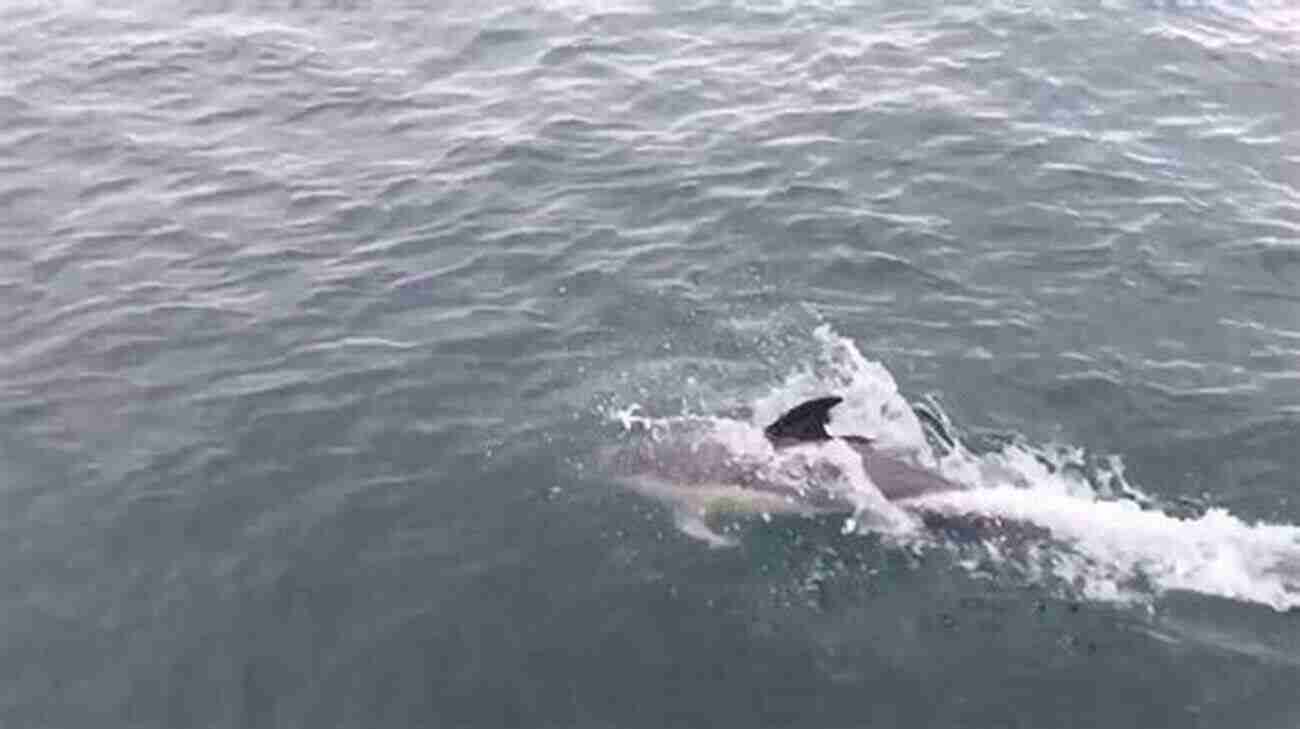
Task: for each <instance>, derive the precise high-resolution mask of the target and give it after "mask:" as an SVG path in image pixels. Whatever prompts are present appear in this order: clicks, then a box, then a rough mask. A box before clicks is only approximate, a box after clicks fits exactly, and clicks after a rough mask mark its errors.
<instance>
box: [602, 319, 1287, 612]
mask: <svg viewBox="0 0 1300 729" xmlns="http://www.w3.org/2000/svg"><path fill="white" fill-rule="evenodd" d="M814 336H815V337H816V342H817V345H818V351H817V354H816V356H815V357H814V358H813V359H814V361H813V362H811V363H810V364H808V365H806V366H804V367H802V368H800V369H799V370H797V371H796V372H794V373H792V374H791V375H789V376H788V377H787V378H786V379H785V381H784V382H783V383H782V384H781V385H779V386H777V387H776V388H775V389H773V390H772V391H771V392H769V393H766V394H764V395H763V396H761V397H759V398H758V399H757V401H756V402H755V403H754V404H753V417H752V419H751V420H750V421H748V422H746V421H743V420H736V419H729V418H718V417H691V418H653V417H647V416H644V415H640V414H639V413H638V412H637V411H636V409H635V408H630V409H627V410H624V411H621V412H619V413H615V414H614V415H615V417H617V418H619V419H620V420H621V421H622V422H623V424H624V426H625V427H626V428H629V429H635V428H645V429H647V430H648V431H649V432H651V433H654V432H656V431H657V432H660V433H661V434H662V433H666V432H668V431H669V430H671V429H672V428H673V427H680V426H681V425H682V423H683V422H686V421H690V422H691V423H693V424H694V427H699V426H701V425H703V426H704V430H703V431H702V432H706V433H707V437H708V440H710V441H711V442H713V443H715V444H720V445H721V446H722V447H723V448H724V449H726V450H727V451H728V452H730V453H732V454H734V455H735V456H736V457H740V458H749V459H758V460H763V459H767V460H768V461H770V462H772V463H774V464H775V466H774V467H775V468H777V469H778V470H779V469H781V468H785V469H787V470H788V472H789V473H791V474H795V475H797V474H798V473H804V472H807V469H806V468H805V470H804V471H800V470H799V469H798V468H793V467H792V464H791V462H790V461H787V460H784V459H786V458H787V457H786V456H783V455H781V454H777V453H776V452H774V451H773V450H772V448H771V446H770V444H769V443H768V442H767V441H766V439H765V438H764V437H763V433H762V427H763V425H764V424H766V423H768V422H770V421H771V420H774V419H775V418H776V417H777V416H778V415H780V414H781V413H782V412H784V411H785V410H786V409H788V408H790V407H793V406H794V405H796V404H798V403H800V402H802V401H804V400H807V399H809V398H813V397H819V396H824V395H827V394H832V393H833V394H836V395H840V396H842V397H844V402H843V403H842V404H841V405H839V406H837V407H836V408H835V410H834V412H833V416H832V422H831V425H830V428H829V430H830V431H831V432H832V433H834V434H838V435H848V434H853V435H866V436H869V437H872V438H874V439H876V440H877V442H878V443H880V444H882V445H884V446H886V447H889V448H894V449H899V450H907V451H911V452H912V453H914V454H915V455H916V457H917V459H918V460H919V461H921V462H923V463H927V464H930V465H931V466H933V467H935V468H937V469H938V470H940V471H941V472H942V473H943V474H944V475H945V476H946V477H948V478H949V479H951V480H953V481H956V482H958V483H961V484H963V485H965V486H967V487H968V488H967V489H966V490H962V491H954V492H944V493H934V494H929V495H926V496H924V497H921V498H918V499H914V500H911V501H908V502H903V504H902V505H901V506H900V505H899V504H892V503H889V502H888V501H887V500H885V498H884V497H883V496H882V495H881V493H880V491H879V489H877V488H876V487H875V485H874V484H872V483H871V481H870V479H869V478H867V476H866V475H865V474H864V473H863V472H862V469H861V466H860V463H859V462H858V461H857V455H856V454H855V453H854V452H853V451H852V450H851V449H850V448H848V447H846V446H844V445H843V444H842V443H838V442H835V443H832V444H828V445H826V446H824V447H821V448H817V449H813V450H812V451H807V450H805V449H800V451H803V454H802V455H800V456H799V458H805V459H806V458H810V456H809V453H811V454H812V455H811V458H812V459H813V460H821V461H825V462H828V463H831V464H833V465H834V466H835V467H836V468H837V469H838V470H839V471H841V472H842V473H844V474H847V476H846V478H845V479H844V482H843V483H842V484H841V485H840V486H839V488H842V489H845V490H846V493H847V495H848V497H849V499H850V501H851V503H852V504H854V505H855V506H856V507H857V513H855V515H854V517H853V518H852V519H850V520H849V521H848V523H847V527H846V529H849V530H855V531H857V532H859V533H882V532H883V533H889V534H891V535H892V536H895V537H898V536H902V537H904V539H906V538H907V536H908V535H911V536H913V537H916V538H918V539H924V538H925V537H924V533H923V530H922V529H921V528H920V527H919V523H920V519H919V518H918V515H920V514H927V513H928V514H938V515H943V516H945V517H950V518H955V519H963V518H969V517H981V518H986V519H988V520H991V523H994V524H1006V523H1010V524H1020V525H1024V526H1028V527H1031V529H1030V530H1028V532H1029V533H1031V534H1035V535H1037V536H1035V537H1033V538H1032V539H1031V540H1030V542H1028V543H1021V544H1020V545H1019V546H1018V548H1016V549H1008V548H1005V545H1004V543H1002V542H1000V541H998V540H996V539H988V540H986V541H985V543H984V544H983V547H984V550H983V555H982V559H981V560H974V561H972V560H962V559H958V560H957V562H958V563H959V564H963V565H966V566H968V567H970V568H971V569H984V567H983V566H981V563H982V564H983V565H987V564H989V563H992V564H993V565H994V566H995V567H1002V568H1005V569H1008V570H1010V571H1013V572H1015V573H1016V574H1019V575H1021V576H1022V577H1024V578H1025V579H1030V580H1042V581H1044V582H1052V583H1056V584H1063V585H1065V586H1067V589H1069V590H1070V591H1071V592H1072V593H1074V594H1077V595H1080V596H1082V597H1085V598H1088V599H1094V600H1106V601H1119V602H1135V601H1136V602H1146V601H1149V600H1150V599H1152V598H1153V597H1155V596H1158V595H1159V594H1161V593H1163V592H1165V591H1168V590H1185V591H1190V592H1195V593H1200V594H1204V595H1212V596H1217V597H1224V598H1230V599H1235V600H1241V601H1246V602H1253V603H1258V604H1262V605H1267V606H1270V607H1272V608H1274V609H1276V610H1289V609H1293V608H1300V526H1294V525H1289V524H1251V523H1247V522H1245V521H1243V520H1242V519H1239V518H1237V517H1235V516H1233V515H1232V514H1230V513H1228V512H1227V511H1224V510H1222V509H1210V510H1208V511H1207V512H1206V513H1204V514H1203V515H1201V516H1199V517H1195V518H1186V517H1181V516H1178V515H1175V514H1172V513H1168V512H1166V511H1163V510H1161V509H1160V508H1159V505H1158V500H1157V499H1154V498H1152V497H1150V496H1148V495H1146V494H1144V493H1142V492H1141V491H1140V490H1139V489H1137V488H1135V487H1134V486H1132V485H1131V484H1129V483H1128V482H1127V481H1126V479H1125V477H1124V471H1123V464H1122V462H1121V461H1120V460H1119V459H1118V458H1117V457H1111V458H1109V459H1104V460H1102V459H1091V460H1090V459H1089V458H1088V457H1087V454H1086V453H1085V452H1084V450H1083V449H1082V448H1078V447H1073V446H1059V445H1058V446H1053V447H1038V446H1033V445H1029V444H1023V443H1021V444H1013V445H1008V446H1005V447H1003V448H1002V449H1000V450H997V451H993V452H987V453H975V452H972V451H971V450H969V449H968V448H966V447H965V446H964V445H963V444H962V443H960V442H958V443H956V444H955V447H954V448H953V449H952V450H951V452H949V453H946V454H944V455H943V456H942V458H938V457H936V456H935V454H933V453H932V452H931V449H930V447H929V445H928V443H927V441H926V438H925V434H924V430H923V427H922V425H921V423H920V422H919V420H918V419H917V417H916V415H915V414H914V412H913V411H912V408H911V406H910V405H909V404H908V402H907V401H906V400H905V399H904V398H903V397H902V395H901V394H900V393H899V391H898V386H897V383H896V382H895V381H894V378H893V376H892V375H891V374H890V372H889V370H888V369H886V368H885V367H884V366H883V365H881V364H880V363H878V362H873V361H871V360H869V359H867V358H866V357H864V356H863V355H862V353H861V352H860V351H859V350H858V348H857V347H856V346H855V344H854V343H853V342H852V340H849V339H847V338H845V337H841V336H839V335H837V334H835V333H834V332H833V331H832V330H831V329H830V327H828V326H821V327H819V328H818V329H817V330H816V331H815V332H814ZM804 465H805V466H806V465H807V464H804ZM792 477H794V476H792ZM1022 531H1024V530H1022ZM928 543H930V544H934V543H935V540H933V539H931V540H929V541H928ZM945 546H951V547H952V548H954V549H958V546H957V545H945V544H944V543H943V541H942V540H938V547H939V548H945Z"/></svg>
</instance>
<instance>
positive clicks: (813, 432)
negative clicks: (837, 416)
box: [763, 396, 844, 441]
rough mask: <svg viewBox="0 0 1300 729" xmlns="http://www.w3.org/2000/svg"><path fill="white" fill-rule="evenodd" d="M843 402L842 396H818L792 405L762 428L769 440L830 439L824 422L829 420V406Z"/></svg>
mask: <svg viewBox="0 0 1300 729" xmlns="http://www.w3.org/2000/svg"><path fill="white" fill-rule="evenodd" d="M841 402H844V398H842V397H834V396H832V397H819V398H817V399H816V400H809V401H808V402H805V403H801V404H799V405H796V406H794V407H793V408H791V409H790V410H789V411H788V412H786V414H785V415H782V416H781V417H779V418H777V419H776V421H775V422H773V423H772V424H771V425H769V426H767V427H766V428H765V429H763V432H764V433H766V434H767V437H768V438H769V439H771V440H796V441H813V440H830V439H831V434H830V433H827V432H826V424H827V423H829V422H830V421H831V408H833V407H835V406H836V405H839V404H840V403H841Z"/></svg>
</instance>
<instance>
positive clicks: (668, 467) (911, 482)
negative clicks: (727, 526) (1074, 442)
mask: <svg viewBox="0 0 1300 729" xmlns="http://www.w3.org/2000/svg"><path fill="white" fill-rule="evenodd" d="M842 401H843V398H840V397H823V398H818V399H816V400H809V401H807V402H804V403H802V404H800V405H798V406H796V407H794V408H792V409H791V410H789V411H788V412H786V413H785V414H784V415H782V416H781V417H780V418H777V420H776V421H775V422H773V423H772V424H770V425H768V426H767V427H766V428H765V429H764V430H763V434H764V436H765V437H766V439H767V441H768V443H770V444H771V446H772V448H773V452H774V455H773V456H772V457H770V458H767V459H763V458H754V457H745V456H740V455H737V454H736V453H734V452H733V451H732V450H731V449H729V448H728V447H727V446H726V445H725V444H723V443H721V442H718V441H716V440H710V439H708V438H699V437H698V435H699V434H698V433H691V432H687V433H673V434H668V435H664V436H661V437H658V438H649V439H646V440H644V441H642V442H640V443H638V444H637V445H636V446H634V447H632V448H630V449H623V450H620V451H617V452H615V453H614V454H612V456H611V457H609V458H607V459H606V463H607V465H609V466H611V467H612V468H613V469H614V471H615V472H616V474H617V475H619V476H620V477H621V478H622V479H623V480H624V481H625V482H626V483H628V484H629V485H630V486H631V487H632V488H633V489H635V490H636V491H638V492H640V493H643V494H645V495H647V496H650V497H652V498H654V499H656V500H658V501H663V502H665V503H668V504H669V505H670V506H672V507H673V509H674V511H675V513H676V515H677V518H678V524H679V525H680V526H681V527H682V529H683V530H684V531H686V532H687V533H688V534H691V535H692V536H695V537H698V538H701V539H704V540H706V541H708V542H710V543H713V544H727V543H730V542H729V540H727V539H726V538H725V537H722V536H720V535H718V534H716V533H715V532H713V531H712V530H711V529H709V528H708V527H707V526H706V525H705V520H706V519H707V518H708V517H710V516H712V515H715V514H719V513H732V514H764V515H770V514H797V515H803V516H811V515H816V514H844V515H849V514H852V513H854V512H855V511H857V509H858V508H859V506H860V505H861V502H858V501H855V500H854V499H853V495H852V494H851V493H847V492H845V490H844V489H843V488H834V487H828V486H827V484H828V483H833V482H834V481H835V480H836V478H837V477H839V476H842V474H841V473H839V469H838V467H837V465H836V463H835V462H834V459H830V460H827V459H817V458H814V459H813V460H812V461H807V460H799V459H788V458H785V456H789V455H792V454H794V451H793V449H796V448H799V447H800V446H819V445H820V446H826V445H834V444H835V443H836V442H838V443H842V444H844V445H846V446H847V447H848V448H849V449H851V451H852V452H853V453H854V454H856V455H857V456H858V459H859V460H860V462H861V465H862V469H863V471H864V472H865V474H866V475H867V477H868V478H870V480H871V482H872V483H873V484H874V485H875V486H876V488H878V489H879V490H880V493H881V494H882V495H883V496H884V497H885V498H886V499H887V500H889V501H905V500H907V499H912V498H916V497H918V496H922V495H924V494H928V493H933V492H936V491H948V490H953V489H958V488H961V486H959V485H958V484H956V483H954V482H952V481H950V480H948V479H946V478H944V477H943V476H941V475H940V474H938V473H936V472H934V471H933V470H931V469H928V468H925V467H924V466H921V465H919V464H917V463H916V462H915V461H913V460H912V459H911V458H910V457H909V456H908V455H907V454H904V453H899V452H891V451H888V450H885V449H882V448H878V447H876V446H875V445H873V443H872V440H871V439H870V438H865V437H862V436H856V435H849V436H839V437H836V436H832V435H831V434H829V433H828V432H826V425H827V424H828V423H829V422H830V410H831V408H833V407H835V406H836V405H838V404H839V403H840V402H842Z"/></svg>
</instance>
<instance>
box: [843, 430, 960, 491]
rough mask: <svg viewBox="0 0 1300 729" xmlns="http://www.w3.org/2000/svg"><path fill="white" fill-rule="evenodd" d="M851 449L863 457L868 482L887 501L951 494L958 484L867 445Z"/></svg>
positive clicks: (855, 446)
mask: <svg viewBox="0 0 1300 729" xmlns="http://www.w3.org/2000/svg"><path fill="white" fill-rule="evenodd" d="M854 448H855V449H856V450H857V451H858V452H859V453H861V454H862V466H863V468H864V469H865V470H866V472H867V476H868V477H870V478H871V482H872V483H873V484H875V485H876V488H878V489H880V492H881V493H882V494H884V495H885V498H887V499H889V500H890V501H899V500H902V499H912V498H916V497H917V496H922V495H924V494H928V493H933V492H935V491H951V490H953V489H957V488H960V487H959V486H958V485H957V484H955V483H953V482H952V481H949V480H948V479H946V478H944V477H943V476H940V475H939V474H937V473H935V472H934V471H931V470H930V469H928V468H923V467H921V466H918V465H916V464H914V463H911V462H910V461H907V460H904V459H902V458H899V457H896V456H892V455H890V454H888V453H885V452H883V451H879V450H876V449H874V448H872V447H871V446H869V445H866V446H859V445H857V444H854Z"/></svg>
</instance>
